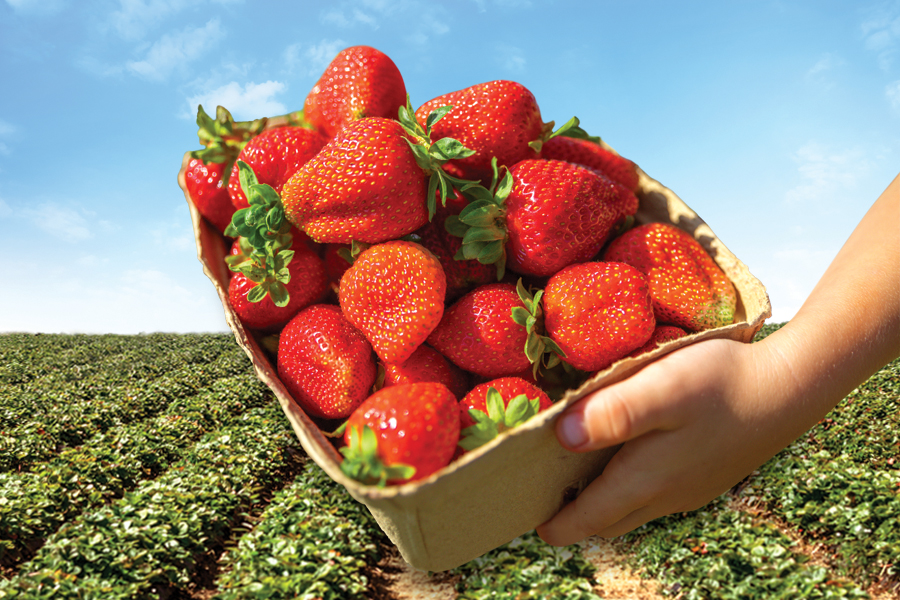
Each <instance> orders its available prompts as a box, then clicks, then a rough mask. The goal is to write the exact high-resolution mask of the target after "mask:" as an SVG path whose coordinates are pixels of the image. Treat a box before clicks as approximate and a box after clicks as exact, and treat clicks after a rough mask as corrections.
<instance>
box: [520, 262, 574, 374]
mask: <svg viewBox="0 0 900 600" xmlns="http://www.w3.org/2000/svg"><path fill="white" fill-rule="evenodd" d="M516 292H517V293H518V294H519V300H521V301H522V304H524V305H525V306H524V307H522V306H516V307H515V308H513V309H512V319H513V321H515V322H516V323H518V324H519V325H521V326H522V327H524V328H525V331H526V332H527V333H528V337H527V338H526V339H525V356H527V357H528V360H529V361H531V365H532V373H533V374H534V376H535V378H536V377H537V376H538V371H539V370H540V367H544V368H545V369H552V368H553V367H555V366H556V365H558V364H559V363H560V362H561V359H562V358H565V357H566V353H565V352H564V351H563V349H562V348H560V347H559V345H558V344H557V343H556V342H554V341H553V340H552V339H551V338H550V337H548V336H546V335H544V313H543V308H542V307H541V297H542V296H543V295H544V290H538V291H537V293H535V294H533V295H532V293H531V292H530V291H528V290H527V289H525V286H524V285H523V284H522V280H521V279H519V281H518V283H516Z"/></svg>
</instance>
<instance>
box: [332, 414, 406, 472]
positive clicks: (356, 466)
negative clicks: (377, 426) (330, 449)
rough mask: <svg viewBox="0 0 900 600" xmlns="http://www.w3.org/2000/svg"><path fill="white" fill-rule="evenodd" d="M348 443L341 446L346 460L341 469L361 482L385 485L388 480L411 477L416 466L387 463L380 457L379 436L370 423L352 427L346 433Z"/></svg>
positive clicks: (342, 462)
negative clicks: (360, 429) (361, 426)
mask: <svg viewBox="0 0 900 600" xmlns="http://www.w3.org/2000/svg"><path fill="white" fill-rule="evenodd" d="M346 437H347V439H348V442H347V445H346V446H344V447H343V448H341V454H343V455H344V460H343V461H341V471H343V473H344V475H346V476H347V477H350V478H351V479H355V480H356V481H359V482H360V483H365V484H367V485H375V486H378V487H384V486H385V485H386V484H387V482H388V481H391V480H393V481H396V480H407V479H411V478H412V477H413V476H414V475H415V474H416V468H415V467H414V466H412V465H407V464H404V463H394V464H391V465H386V464H384V462H383V461H382V460H381V459H380V458H379V457H378V437H377V436H376V435H375V431H374V430H373V429H372V428H371V427H369V426H368V425H363V428H362V433H360V431H359V428H357V427H351V428H350V429H349V431H348V432H347V433H346Z"/></svg>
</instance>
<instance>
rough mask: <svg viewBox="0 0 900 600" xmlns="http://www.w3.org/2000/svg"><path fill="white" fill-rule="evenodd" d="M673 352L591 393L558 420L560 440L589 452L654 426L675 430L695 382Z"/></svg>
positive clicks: (641, 432) (575, 450) (568, 445)
mask: <svg viewBox="0 0 900 600" xmlns="http://www.w3.org/2000/svg"><path fill="white" fill-rule="evenodd" d="M675 354H678V352H673V353H672V354H671V355H668V356H666V357H664V358H663V359H661V360H660V361H657V362H655V363H651V364H650V365H648V366H647V367H645V368H644V369H642V370H641V371H639V372H638V373H636V374H635V375H632V376H631V377H629V378H628V379H625V380H623V381H621V382H618V383H615V384H613V385H611V386H609V387H606V388H603V389H600V390H598V391H596V392H593V393H591V394H588V395H587V396H585V397H584V398H582V399H581V400H579V401H578V402H577V403H575V404H574V405H572V406H571V407H570V408H569V409H568V410H566V412H564V413H563V414H562V416H560V418H559V420H558V421H557V423H556V436H557V438H558V439H559V443H560V444H561V445H562V446H564V447H565V448H567V449H569V450H572V451H573V452H587V451H590V450H596V449H598V448H606V447H609V446H615V445H618V444H622V443H624V442H627V441H628V440H631V439H634V438H636V437H639V436H641V435H643V434H645V433H648V432H650V431H653V430H670V429H674V428H676V427H678V426H679V425H680V424H681V423H682V422H683V420H684V415H683V412H680V411H679V410H678V409H677V407H679V406H681V405H682V403H681V402H680V401H679V400H680V399H682V398H685V396H687V395H689V394H691V392H692V391H693V389H694V388H695V383H694V382H691V381H690V378H689V377H686V376H684V375H683V373H684V371H683V369H681V368H678V364H679V361H672V360H668V359H670V358H676V357H675V356H674V355H675Z"/></svg>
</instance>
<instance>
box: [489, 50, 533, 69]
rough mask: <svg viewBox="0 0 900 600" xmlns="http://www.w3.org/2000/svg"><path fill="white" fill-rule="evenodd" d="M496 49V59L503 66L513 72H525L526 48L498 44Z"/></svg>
mask: <svg viewBox="0 0 900 600" xmlns="http://www.w3.org/2000/svg"><path fill="white" fill-rule="evenodd" d="M494 51H495V54H494V57H495V60H496V61H497V63H498V64H499V65H500V66H501V67H502V68H504V69H506V70H507V71H511V72H513V73H524V72H525V67H526V65H527V61H526V60H525V51H524V50H522V49H521V48H518V47H516V46H510V45H508V44H496V45H495V46H494Z"/></svg>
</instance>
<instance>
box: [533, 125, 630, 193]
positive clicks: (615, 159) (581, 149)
mask: <svg viewBox="0 0 900 600" xmlns="http://www.w3.org/2000/svg"><path fill="white" fill-rule="evenodd" d="M541 158H545V159H553V160H564V161H566V162H570V163H575V164H579V165H583V166H585V167H590V168H592V169H595V170H597V171H600V172H601V173H603V174H604V175H606V176H607V177H609V178H610V179H612V180H613V181H615V182H618V183H621V184H622V185H624V186H625V187H626V188H628V189H629V190H630V191H632V192H635V191H637V188H638V172H637V165H635V164H634V163H633V162H632V161H630V160H628V159H627V158H625V157H623V156H619V155H618V154H616V153H615V152H613V151H611V150H607V149H606V148H604V147H603V146H601V145H600V144H598V143H596V142H594V141H591V140H588V139H578V138H572V137H566V136H563V135H559V136H554V137H552V138H550V139H548V140H547V141H546V142H544V144H543V146H542V147H541Z"/></svg>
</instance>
